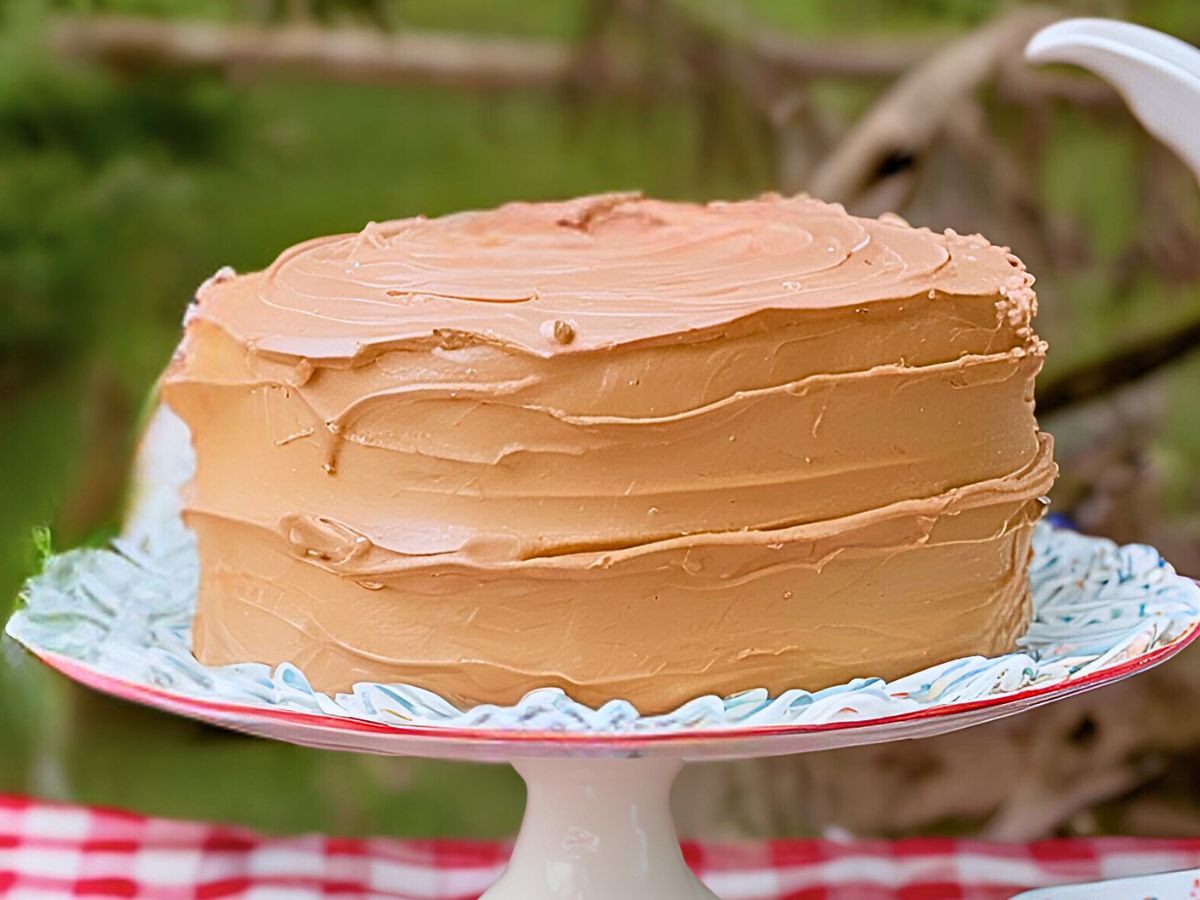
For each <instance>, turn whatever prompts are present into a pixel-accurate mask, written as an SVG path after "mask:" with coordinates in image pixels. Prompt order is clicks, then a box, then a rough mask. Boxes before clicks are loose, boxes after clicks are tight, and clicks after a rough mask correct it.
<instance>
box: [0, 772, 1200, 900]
mask: <svg viewBox="0 0 1200 900" xmlns="http://www.w3.org/2000/svg"><path fill="white" fill-rule="evenodd" d="M507 853H508V847H507V845H504V844H491V843H470V842H464V841H400V840H387V839H367V840H357V839H350V838H334V837H324V836H320V835H305V836H302V837H283V838H280V837H265V836H262V835H258V834H255V833H253V832H250V831H247V830H244V829H240V828H231V827H226V826H220V825H207V824H203V823H197V822H178V821H172V820H169V819H156V818H147V817H144V816H138V815H134V814H131V813H125V812H117V811H114V810H107V809H91V808H86V807H80V806H67V805H61V804H53V803H42V802H39V801H36V800H28V799H23V798H18V797H4V796H0V896H3V897H5V898H9V900H31V898H39V900H40V898H56V897H147V898H160V900H206V898H219V897H249V898H254V900H306V898H314V897H328V896H343V897H378V898H404V900H468V898H471V900H474V898H476V897H478V896H479V894H480V893H482V892H483V890H484V889H485V888H487V886H488V885H489V884H491V883H492V881H493V880H494V879H495V878H496V876H497V875H498V874H499V873H500V870H501V869H502V868H503V867H504V860H505V857H506V855H507ZM685 855H686V857H687V861H688V863H689V865H691V866H692V868H693V869H695V871H696V873H697V874H698V875H699V876H700V877H701V878H702V879H704V881H705V882H706V883H707V884H708V885H709V887H711V888H712V889H713V890H714V891H715V892H716V893H717V894H718V895H719V896H721V897H722V898H724V900H776V898H778V900H785V898H786V900H830V898H832V900H877V898H879V900H881V898H904V900H946V898H966V900H992V898H1000V897H1009V896H1010V895H1011V894H1013V893H1014V892H1016V891H1018V890H1021V889H1024V888H1029V887H1036V886H1044V885H1051V884H1059V883H1068V882H1077V881H1091V880H1096V879H1101V878H1116V877H1120V876H1127V875H1138V874H1147V873H1153V872H1165V871H1169V870H1172V869H1182V868H1188V867H1194V866H1200V840H1172V841H1163V840H1140V839H1125V838H1103V839H1097V840H1066V841H1046V842H1042V843H1037V844H1028V845H997V844H987V843H982V842H978V841H959V840H940V839H924V838H923V839H919V840H907V841H897V842H882V841H847V842H838V841H811V840H800V841H769V842H756V843H737V844H694V843H693V844H688V845H686V846H685Z"/></svg>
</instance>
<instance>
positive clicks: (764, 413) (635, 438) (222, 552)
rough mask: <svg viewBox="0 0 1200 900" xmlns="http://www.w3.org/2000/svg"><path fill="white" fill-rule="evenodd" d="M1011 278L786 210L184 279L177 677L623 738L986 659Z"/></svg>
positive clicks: (1021, 583) (1027, 420)
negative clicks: (187, 671) (353, 691)
mask: <svg viewBox="0 0 1200 900" xmlns="http://www.w3.org/2000/svg"><path fill="white" fill-rule="evenodd" d="M1032 282H1033V279H1032V277H1031V276H1030V275H1029V274H1028V273H1027V272H1026V271H1025V268H1024V267H1023V265H1022V264H1021V262H1020V261H1019V260H1018V259H1017V258H1016V257H1015V256H1013V255H1012V254H1011V253H1009V252H1008V250H1007V249H1005V248H1002V247H996V246H993V245H991V244H989V243H988V242H987V241H986V240H984V239H983V238H981V237H979V236H961V235H957V234H955V233H953V232H951V231H947V232H945V233H944V234H943V233H936V232H933V231H930V230H928V229H923V228H913V227H910V226H909V225H908V224H906V223H905V222H904V221H903V220H901V219H899V218H898V217H894V216H885V217H882V218H880V219H861V218H856V217H853V216H850V215H848V214H847V213H846V212H845V210H844V209H842V208H841V207H840V206H836V205H830V204H825V203H821V202H819V201H817V200H814V199H811V198H808V197H803V196H801V197H792V198H784V197H779V196H774V195H769V196H764V197H761V198H759V199H757V200H751V201H745V202H734V203H709V204H706V205H699V204H686V203H671V202H663V201H656V200H651V199H645V198H642V197H641V196H639V195H629V194H616V195H604V196H596V197H584V198H580V199H576V200H571V201H566V202H557V203H514V204H509V205H506V206H502V207H500V208H498V209H495V210H490V211H482V212H466V213H460V214H456V215H451V216H446V217H443V218H433V219H426V218H413V219H405V220H400V221H394V222H388V223H383V224H374V223H373V224H370V225H368V226H367V227H366V228H365V229H364V230H363V231H362V232H361V233H359V234H351V235H342V236H336V237H328V238H321V239H318V240H313V241H309V242H307V243H304V244H300V245H299V246H296V247H294V248H292V249H290V250H288V251H286V252H285V253H284V254H283V255H281V256H280V257H279V258H278V259H277V260H276V261H275V262H274V263H273V264H272V265H271V266H270V267H269V268H268V269H267V270H266V271H263V272H258V273H253V274H248V275H235V274H234V273H232V272H231V271H229V270H224V271H222V272H220V273H218V274H217V275H216V276H214V277H213V278H212V279H210V280H209V281H208V282H207V283H206V284H205V285H204V286H202V288H201V289H200V291H199V292H198V294H197V297H196V301H195V303H194V304H193V306H192V307H191V308H190V310H189V314H188V317H187V324H186V330H185V331H186V333H185V337H184V340H183V343H182V345H181V347H180V350H179V352H178V353H177V354H176V357H175V359H174V360H173V361H172V364H171V366H170V368H169V369H168V371H167V373H166V374H165V375H164V378H163V383H162V391H163V396H164V398H165V401H166V403H167V404H168V405H169V406H170V408H172V409H173V410H174V411H175V412H176V413H177V414H178V415H179V416H180V417H182V419H183V420H184V421H185V422H186V424H187V425H188V427H189V429H190V432H191V436H192V442H193V446H194V450H195V455H196V474H195V478H194V481H193V483H192V484H191V485H190V486H189V487H188V489H187V492H186V496H185V498H184V503H183V505H184V517H185V521H186V523H187V524H188V526H189V527H190V528H191V529H192V530H193V531H194V532H195V534H196V537H197V542H198V552H199V559H200V583H199V595H198V599H197V607H196V617H195V623H194V634H193V641H194V650H195V653H196V655H197V657H198V658H199V659H200V660H201V661H202V662H204V663H206V664H212V665H220V664H226V663H235V662H246V661H255V662H261V663H268V664H277V663H282V662H285V661H286V662H291V663H294V664H295V665H297V666H298V667H299V668H300V669H301V670H302V671H303V672H304V673H305V675H306V676H307V677H308V679H309V680H310V682H311V684H312V685H313V686H314V687H315V688H316V689H318V690H324V691H330V692H333V691H342V690H347V689H349V688H350V687H351V686H352V685H353V684H354V683H356V682H360V681H373V682H382V683H405V684H411V685H416V686H419V687H423V688H427V689H429V690H433V691H436V692H438V693H439V694H441V695H443V696H445V697H446V698H447V699H450V700H451V701H453V702H456V703H459V704H463V705H471V704H477V703H501V704H508V703H514V702H516V701H517V700H519V699H520V698H521V697H522V696H523V695H524V694H525V693H527V692H528V691H530V690H532V689H534V688H541V687H558V688H561V689H562V690H564V691H565V692H566V693H567V694H569V695H570V696H571V697H573V698H575V699H577V700H579V701H581V702H584V703H588V704H591V705H599V704H601V703H603V702H605V701H607V700H610V699H613V698H623V699H626V700H629V701H630V702H632V703H633V704H634V705H635V706H636V707H637V708H638V709H639V710H640V711H642V712H643V713H655V712H660V711H663V710H666V709H669V708H673V707H674V706H676V705H678V704H680V703H682V702H685V701H687V700H688V699H691V698H693V697H696V696H700V695H705V694H718V695H728V694H731V693H735V692H738V691H741V690H745V689H750V688H760V687H761V688H766V689H767V690H768V691H770V692H772V693H777V692H779V691H782V690H785V689H788V688H805V689H810V690H812V689H819V688H823V687H826V686H828V685H833V684H837V683H841V682H844V681H846V680H848V679H851V678H854V677H858V676H880V677H883V678H893V677H897V676H901V675H905V674H908V673H911V672H913V671H917V670H919V669H921V668H923V667H926V666H929V665H932V664H936V663H939V662H942V661H945V660H949V659H954V658H957V657H961V656H967V655H972V654H982V655H995V654H998V653H1003V652H1006V651H1009V650H1011V649H1012V648H1013V646H1014V642H1015V640H1016V638H1017V637H1018V636H1019V635H1020V634H1021V632H1022V631H1023V629H1024V628H1025V627H1026V625H1027V624H1028V621H1029V617H1030V606H1029V588H1028V583H1027V568H1028V563H1029V556H1030V538H1031V534H1032V530H1033V527H1034V524H1035V522H1036V521H1037V519H1038V518H1039V516H1040V515H1041V512H1042V509H1043V506H1044V503H1045V501H1044V500H1043V499H1042V498H1043V495H1044V494H1045V492H1046V491H1047V490H1048V489H1049V487H1050V485H1051V483H1052V481H1053V479H1054V475H1055V472H1056V469H1055V465H1054V463H1053V461H1052V453H1051V441H1050V438H1049V437H1047V436H1046V435H1044V434H1041V433H1039V431H1038V428H1037V423H1036V421H1035V419H1034V401H1033V385H1034V378H1035V376H1036V375H1037V373H1038V370H1039V369H1040V368H1041V365H1042V361H1043V357H1044V353H1045V344H1044V343H1043V342H1042V341H1041V340H1040V339H1039V338H1038V337H1037V336H1036V335H1035V334H1034V332H1033V330H1032V326H1031V320H1032V318H1033V316H1034V314H1035V311H1036V301H1035V296H1034V293H1033V290H1032Z"/></svg>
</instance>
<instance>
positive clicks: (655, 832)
mask: <svg viewBox="0 0 1200 900" xmlns="http://www.w3.org/2000/svg"><path fill="white" fill-rule="evenodd" d="M514 766H515V767H516V770H517V772H519V773H520V775H521V777H522V778H523V779H525V784H526V786H527V787H528V789H529V795H528V799H527V800H526V804H525V818H524V819H523V820H522V822H521V831H520V833H519V834H518V836H517V842H516V846H514V848H513V854H512V858H511V860H510V861H509V863H508V868H507V869H505V871H504V874H503V875H501V876H500V880H499V881H497V882H496V884H495V885H494V886H493V887H492V888H491V890H489V891H488V892H487V893H485V894H484V895H483V898H482V900H565V898H570V900H614V898H616V900H716V895H715V894H713V893H712V892H711V891H709V890H708V889H707V888H706V887H704V885H703V884H701V883H700V881H699V880H698V879H697V878H696V876H695V875H693V874H692V872H691V870H690V869H689V868H688V867H687V864H686V863H685V862H684V861H683V853H682V852H681V851H680V849H679V839H678V837H677V836H676V833H675V823H674V821H673V820H672V818H671V807H670V794H671V785H672V784H673V783H674V781H675V776H676V775H678V774H679V770H680V769H682V768H683V761H682V760H678V759H659V758H653V759H647V758H632V759H578V758H576V759H524V760H519V761H517V762H515V763H514Z"/></svg>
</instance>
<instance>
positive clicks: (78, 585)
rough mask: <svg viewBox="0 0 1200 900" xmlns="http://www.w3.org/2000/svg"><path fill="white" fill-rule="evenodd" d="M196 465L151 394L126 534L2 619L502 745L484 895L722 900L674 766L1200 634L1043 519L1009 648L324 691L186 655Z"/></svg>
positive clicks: (1111, 666) (973, 710) (1162, 596)
mask: <svg viewBox="0 0 1200 900" xmlns="http://www.w3.org/2000/svg"><path fill="white" fill-rule="evenodd" d="M190 468H191V463H190V444H189V442H188V439H187V434H186V430H185V429H183V426H182V423H180V422H179V421H178V419H175V418H174V417H173V416H170V415H169V414H164V413H161V412H160V413H159V414H158V415H157V416H156V417H155V419H154V421H153V423H152V424H151V426H150V428H149V430H148V431H147V435H146V439H145V440H144V442H143V447H142V450H141V452H140V454H139V459H138V466H137V477H136V479H135V481H136V483H137V484H138V485H139V486H140V489H139V491H138V496H137V500H136V502H135V504H134V507H133V509H132V511H131V515H130V517H129V520H128V523H127V526H126V530H125V533H124V534H123V535H122V537H121V538H120V539H118V541H116V542H115V543H114V545H113V547H111V548H108V549H92V550H77V551H71V552H68V553H66V554H63V555H61V556H56V557H53V558H51V559H50V560H48V561H47V563H46V566H45V569H44V570H43V572H42V573H41V574H40V575H38V576H36V577H35V578H33V579H31V581H30V582H29V583H28V584H27V585H26V589H25V592H24V593H23V597H24V601H25V602H24V605H23V606H22V608H21V609H19V610H18V612H17V613H16V614H15V615H14V616H13V618H12V619H11V620H10V621H9V623H8V625H7V629H6V630H7V633H8V634H9V635H10V636H12V637H13V638H15V639H16V640H17V641H19V642H20V643H21V644H22V645H24V646H25V647H26V648H27V649H28V650H29V651H30V652H32V653H33V654H34V655H35V656H37V657H38V658H39V659H41V660H42V661H43V662H45V663H46V664H48V665H49V666H51V667H52V668H54V669H56V670H58V671H59V672H61V673H62V674H64V675H66V676H67V677H68V678H71V679H73V680H75V681H77V682H79V683H80V684H83V685H86V686H88V687H91V688H93V689H95V690H98V691H101V692H103V693H106V694H110V695H112V696H114V697H118V698H121V699H124V700H128V701H132V702H134V703H141V704H144V705H147V706H151V707H155V708H157V709H161V710H165V711H167V712H171V713H175V714H177V715H182V716H187V717H190V718H193V719H199V720H202V721H204V722H208V723H211V724H213V725H218V726H221V727H225V728H230V729H234V730H236V731H241V732H246V733H249V734H253V735H257V736H260V737H264V738H269V739H272V740H280V741H287V742H290V743H293V744H300V745H303V746H309V747H318V748H322V749H330V750H349V751H354V752H359V753H375V754H382V755H390V756H423V757H432V758H440V759H457V760H464V761H471V762H511V763H512V764H513V765H514V766H515V767H516V769H517V771H518V772H519V773H520V775H521V777H522V778H523V779H524V780H525V783H526V785H527V786H528V789H529V790H528V803H527V805H526V809H525V817H524V821H523V822H522V825H521V830H520V834H519V836H518V838H517V841H516V846H515V848H514V850H513V855H512V859H511V861H510V863H509V865H508V868H507V869H506V870H505V872H504V873H503V875H501V877H500V879H499V880H498V881H497V882H496V884H495V885H494V886H493V887H491V889H490V890H488V891H487V893H486V894H485V895H484V897H485V898H486V900H614V898H615V900H684V898H710V900H711V898H714V897H716V895H715V894H713V893H712V892H711V891H710V890H709V889H708V888H706V887H705V886H704V885H702V884H701V883H700V882H699V881H698V880H697V879H696V878H695V876H693V875H692V873H691V871H690V870H689V869H688V867H687V866H686V865H685V863H684V860H683V855H682V853H681V852H680V847H679V842H678V839H677V837H676V832H675V826H674V823H673V821H672V819H671V812H670V805H669V802H668V800H669V794H670V790H671V785H672V783H673V782H674V780H675V777H676V775H678V773H679V771H680V769H681V768H682V767H683V765H684V764H685V763H687V762H701V761H705V760H728V759H740V758H748V757H759V756H778V755H784V754H789V753H805V752H809V751H814V750H831V749H834V748H838V747H851V746H855V745H858V744H871V743H880V742H883V741H895V740H903V739H911V738H920V737H928V736H931V735H935V734H942V733H944V732H948V731H954V730H956V729H960V728H967V727H969V726H971V725H978V724H980V723H982V722H987V721H991V720H993V719H998V718H1002V717H1004V716H1011V715H1015V714H1017V713H1021V712H1025V711H1026V710H1029V709H1032V708H1034V707H1035V706H1040V705H1042V704H1044V703H1050V702H1052V701H1055V700H1061V699H1064V698H1066V697H1071V696H1074V695H1075V694H1079V693H1081V692H1083V691H1087V690H1091V689H1094V688H1097V687H1100V686H1102V685H1105V684H1110V683H1112V682H1115V681H1118V680H1120V679H1122V678H1126V677H1128V676H1130V675H1134V674H1136V673H1137V672H1140V671H1143V670H1145V669H1148V668H1150V667H1152V666H1155V665H1157V664H1158V663H1161V662H1163V661H1164V660H1166V659H1168V658H1170V657H1171V656H1173V655H1175V654H1176V653H1178V652H1180V651H1181V650H1183V648H1184V647H1186V646H1187V645H1188V644H1190V643H1191V642H1192V641H1193V640H1195V639H1196V638H1197V635H1200V588H1198V587H1197V585H1196V584H1195V583H1194V582H1192V581H1190V580H1188V579H1186V578H1182V577H1180V576H1179V575H1177V574H1175V572H1174V571H1173V570H1172V569H1171V567H1170V566H1169V565H1168V564H1167V563H1166V562H1165V561H1163V560H1162V559H1161V557H1160V556H1159V555H1158V553H1157V552H1155V551H1154V550H1153V549H1151V548H1148V547H1137V546H1134V547H1126V548H1118V547H1117V546H1116V545H1114V544H1112V543H1111V542H1108V541H1104V540H1101V539H1096V538H1085V537H1082V536H1079V535H1075V534H1073V533H1070V532H1065V531H1061V530H1056V529H1050V528H1048V527H1044V528H1041V529H1040V530H1039V531H1038V532H1037V534H1036V535H1035V540H1034V546H1035V552H1034V558H1033V562H1032V564H1031V568H1030V583H1031V585H1032V588H1033V597H1034V603H1033V605H1034V611H1035V621H1034V624H1033V626H1031V628H1030V630H1029V632H1028V633H1027V634H1026V636H1025V637H1024V638H1023V639H1022V640H1023V647H1024V648H1025V652H1021V653H1013V654H1009V655H1007V656H1004V657H998V658H996V659H990V660H989V659H983V658H981V657H972V658H968V659H964V660H958V661H954V662H951V663H946V664H943V665H941V666H935V667H933V668H931V669H928V670H926V671H925V672H922V673H916V674H914V675H912V676H910V677H908V678H905V679H899V680H897V681H893V682H890V683H884V682H881V681H879V680H878V679H874V680H870V679H860V680H858V681H854V682H851V683H849V684H847V685H844V686H839V687H836V688H830V689H828V690H826V691H821V692H817V693H813V694H809V693H805V692H803V691H789V692H785V693H784V694H783V695H780V697H778V698H774V699H771V698H767V697H766V693H765V692H757V693H756V692H748V693H747V694H743V695H738V696H736V697H734V698H727V699H725V700H721V699H718V698H715V697H709V698H700V699H698V700H696V701H692V703H689V704H685V705H684V706H682V707H680V709H678V710H675V711H673V712H671V713H669V714H666V715H663V716H658V717H640V716H638V715H637V713H636V710H634V709H633V708H632V707H630V706H628V704H622V703H620V702H616V703H612V704H606V705H605V706H604V707H602V708H601V709H600V710H592V709H589V708H587V707H583V706H581V705H579V704H576V703H574V702H573V701H571V700H570V699H569V698H567V697H565V696H563V695H562V694H561V692H554V691H550V692H547V691H545V690H543V691H534V692H532V693H530V694H529V695H528V696H527V697H526V698H525V699H524V700H522V701H521V702H520V703H518V704H516V705H515V706H513V707H505V708H497V707H479V708H477V709H475V710H471V711H467V712H462V711H459V710H456V709H455V708H453V707H452V706H451V705H450V704H448V703H446V701H444V700H442V699H441V698H439V697H437V696H436V695H433V694H430V693H429V692H428V691H421V690H420V689H419V688H411V687H404V686H397V685H359V686H356V688H355V691H354V692H353V693H352V694H348V695H338V696H337V697H332V698H331V697H328V696H326V695H323V694H318V693H316V692H314V691H313V690H312V689H311V687H309V686H308V684H307V681H306V680H305V679H304V677H303V675H302V673H300V672H299V670H297V669H295V668H294V667H288V666H279V667H276V668H274V669H271V668H270V667H267V666H260V665H254V664H246V665H242V666H231V667H223V668H208V667H205V666H202V665H201V664H200V663H198V662H197V661H196V660H195V658H194V657H193V656H192V654H191V643H190V635H189V632H190V623H191V619H192V615H193V614H194V610H195V593H196V592H195V576H196V572H197V561H196V555H195V546H194V541H193V538H192V536H191V535H190V533H188V532H187V530H186V529H185V528H184V526H183V524H182V522H181V521H180V520H179V515H178V494H177V488H178V485H180V484H182V483H183V482H184V481H186V480H187V478H188V477H190ZM864 674H870V673H864ZM483 887H484V885H480V886H479V888H480V889H481V890H482V888H483ZM718 887H719V886H718ZM396 888H397V889H398V890H400V891H402V890H403V889H404V885H403V884H398V885H396Z"/></svg>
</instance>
